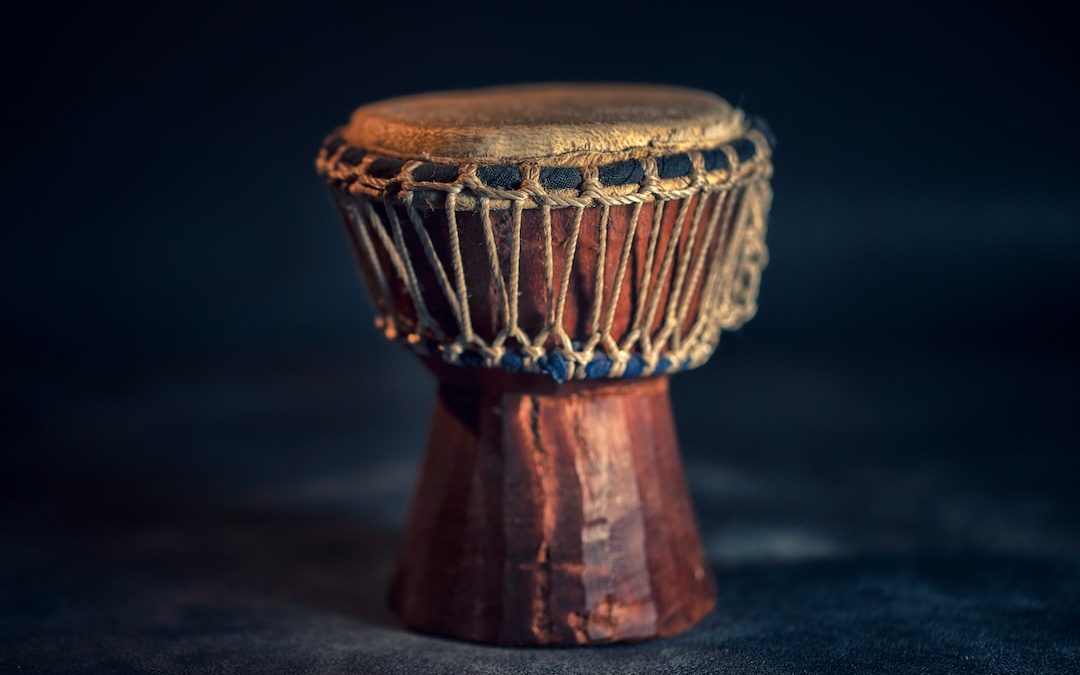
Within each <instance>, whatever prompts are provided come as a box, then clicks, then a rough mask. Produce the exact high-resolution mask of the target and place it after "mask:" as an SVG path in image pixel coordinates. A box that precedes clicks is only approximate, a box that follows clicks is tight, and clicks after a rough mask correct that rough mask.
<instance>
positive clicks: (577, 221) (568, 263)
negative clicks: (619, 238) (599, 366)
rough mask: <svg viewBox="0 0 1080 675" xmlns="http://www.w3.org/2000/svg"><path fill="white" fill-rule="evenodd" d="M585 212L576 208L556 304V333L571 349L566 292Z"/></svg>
mask: <svg viewBox="0 0 1080 675" xmlns="http://www.w3.org/2000/svg"><path fill="white" fill-rule="evenodd" d="M584 214H585V209H584V208H582V207H578V208H576V209H574V222H573V224H572V225H571V226H570V239H569V240H568V241H567V243H566V257H565V259H564V262H563V270H562V280H561V282H560V283H559V299H558V302H557V304H556V306H555V335H556V337H557V338H559V339H560V340H561V341H562V343H563V347H564V348H565V349H567V350H571V351H572V350H573V349H574V347H573V345H572V344H571V341H570V336H569V335H567V334H566V327H565V326H563V311H564V310H565V309H566V294H567V292H568V291H569V289H570V275H571V272H572V271H573V268H574V257H575V255H576V254H577V242H578V234H579V233H580V232H581V217H582V216H583V215H584Z"/></svg>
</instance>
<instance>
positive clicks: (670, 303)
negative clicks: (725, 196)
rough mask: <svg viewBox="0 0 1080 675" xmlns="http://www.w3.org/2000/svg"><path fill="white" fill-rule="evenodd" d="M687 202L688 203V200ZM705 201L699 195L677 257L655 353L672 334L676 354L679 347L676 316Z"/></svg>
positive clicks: (701, 195)
mask: <svg viewBox="0 0 1080 675" xmlns="http://www.w3.org/2000/svg"><path fill="white" fill-rule="evenodd" d="M687 201H688V202H689V200H687ZM705 201H706V200H705V195H704V194H699V195H698V198H697V204H695V206H694V217H693V218H692V219H691V220H690V232H689V234H688V235H687V237H686V245H685V247H684V248H683V253H681V254H680V255H679V267H678V270H677V271H676V272H675V287H674V288H673V289H672V291H671V294H670V295H668V300H667V306H666V308H665V317H664V326H663V328H662V330H661V331H660V336H659V337H658V338H657V344H656V351H657V352H659V351H661V350H662V349H663V348H664V346H665V345H666V344H667V341H668V338H669V337H670V336H671V335H672V334H674V335H675V339H674V350H675V351H676V352H678V350H679V347H680V346H681V345H680V342H681V340H680V338H681V335H680V332H681V331H679V330H678V322H677V321H676V315H677V313H678V310H679V304H680V299H681V298H682V292H683V282H684V281H686V272H687V270H688V269H689V268H690V260H691V258H692V257H693V253H694V242H695V241H696V240H697V232H698V228H699V227H700V226H701V215H702V214H703V213H704V212H705Z"/></svg>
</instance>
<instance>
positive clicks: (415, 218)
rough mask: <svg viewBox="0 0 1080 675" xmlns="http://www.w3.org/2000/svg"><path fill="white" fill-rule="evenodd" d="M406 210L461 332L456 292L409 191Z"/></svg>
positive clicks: (459, 307) (459, 310)
mask: <svg viewBox="0 0 1080 675" xmlns="http://www.w3.org/2000/svg"><path fill="white" fill-rule="evenodd" d="M406 210H407V212H408V214H409V220H410V221H412V224H413V228H414V229H415V230H416V235H417V237H419V238H420V244H421V246H423V248H424V255H425V256H426V257H427V260H428V263H429V264H430V265H431V269H432V270H434V272H435V278H436V280H437V281H438V282H439V288H441V289H442V292H443V295H444V296H445V297H446V302H447V304H449V305H450V311H451V312H453V313H454V320H455V321H456V322H457V325H458V331H459V332H462V331H464V324H463V323H462V320H461V306H460V305H459V304H458V299H457V294H456V293H455V292H454V289H453V287H452V286H451V285H450V279H449V278H448V277H447V276H446V269H445V268H444V267H443V264H442V261H441V260H439V255H438V253H436V251H435V245H434V244H433V243H432V242H431V235H430V234H428V231H427V228H426V227H424V221H423V219H422V218H421V217H420V213H419V212H417V210H416V207H415V206H414V205H413V203H412V194H411V193H410V195H409V199H408V201H407V203H406Z"/></svg>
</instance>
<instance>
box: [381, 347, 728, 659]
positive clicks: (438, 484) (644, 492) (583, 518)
mask: <svg viewBox="0 0 1080 675" xmlns="http://www.w3.org/2000/svg"><path fill="white" fill-rule="evenodd" d="M429 365H431V366H432V368H433V370H435V371H436V374H437V375H439V376H440V380H441V384H440V387H439V396H438V401H437V403H436V406H435V414H434V419H433V423H432V428H431V437H430V439H429V441H428V445H427V455H426V458H425V460H424V464H423V468H422V471H421V475H420V481H419V485H418V487H417V490H416V494H415V495H414V497H413V506H412V512H411V515H410V518H409V525H408V531H407V533H406V536H405V541H404V544H403V550H402V553H401V557H400V560H399V565H398V570H397V575H396V578H395V580H394V586H393V589H392V592H391V602H392V604H393V606H394V609H395V610H396V611H397V613H398V614H399V615H400V616H401V618H402V620H403V621H404V622H405V624H406V625H408V626H409V627H411V628H414V629H416V630H420V631H423V632H427V633H434V634H437V635H445V636H450V637H455V638H460V639H464V640H472V641H477V642H488V643H496V644H507V645H574V644H595V643H604V642H615V641H631V640H643V639H648V638H652V637H658V636H665V635H674V634H676V633H680V632H682V631H684V630H686V629H688V628H689V627H690V626H692V625H693V624H694V623H696V622H697V621H698V620H699V619H701V618H702V617H703V616H704V615H705V614H707V613H708V612H709V611H710V610H711V609H712V606H713V603H714V600H715V595H714V588H713V583H712V578H711V576H710V574H709V570H708V567H707V566H706V564H705V559H704V555H703V552H702V547H701V541H700V539H699V536H698V532H697V527H696V525H695V523H694V516H693V512H692V510H691V506H690V500H689V497H688V495H687V491H686V484H685V480H684V478H683V473H682V464H681V462H680V459H679V454H678V444H677V442H676V439H675V427H674V423H673V420H672V415H671V403H670V400H669V397H668V380H667V378H666V377H662V376H660V377H651V378H645V379H640V380H626V381H605V382H595V383H593V382H581V383H578V382H575V383H567V384H564V385H561V386H555V385H554V384H553V383H552V382H551V381H550V380H548V379H546V378H544V377H541V376H520V375H519V376H515V377H501V378H500V377H499V376H498V375H486V374H484V373H485V372H486V373H490V372H491V371H484V370H483V369H471V368H470V369H463V368H448V367H442V366H440V365H436V364H429ZM467 371H477V372H479V373H480V374H479V375H469V374H465V375H462V372H466V373H467ZM463 377H466V378H474V379H471V380H463V379H462V378H463ZM483 378H486V379H483ZM481 379H483V381H480V380H481Z"/></svg>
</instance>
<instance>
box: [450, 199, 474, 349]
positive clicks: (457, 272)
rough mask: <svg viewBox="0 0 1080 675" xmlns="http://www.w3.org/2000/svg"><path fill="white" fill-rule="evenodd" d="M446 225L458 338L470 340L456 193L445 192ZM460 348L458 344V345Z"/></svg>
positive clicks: (472, 336) (466, 290) (470, 319)
mask: <svg viewBox="0 0 1080 675" xmlns="http://www.w3.org/2000/svg"><path fill="white" fill-rule="evenodd" d="M446 225H447V228H448V229H449V231H450V260H451V263H452V265H453V267H454V282H455V283H456V289H457V296H458V304H459V305H460V307H461V323H462V325H461V336H460V337H459V340H464V341H465V342H467V343H468V342H472V341H473V338H474V337H475V336H474V335H473V327H472V317H471V316H469V291H468V289H467V288H466V287H465V265H464V264H463V263H462V260H461V241H460V238H459V237H458V226H457V193H456V192H447V193H446ZM459 348H460V345H459Z"/></svg>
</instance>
